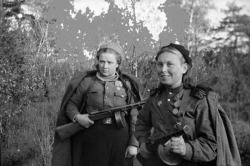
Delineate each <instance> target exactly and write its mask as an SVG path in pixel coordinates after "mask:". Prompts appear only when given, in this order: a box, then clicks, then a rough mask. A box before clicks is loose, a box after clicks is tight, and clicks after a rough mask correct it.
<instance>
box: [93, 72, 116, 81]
mask: <svg viewBox="0 0 250 166" xmlns="http://www.w3.org/2000/svg"><path fill="white" fill-rule="evenodd" d="M96 77H97V78H99V79H100V80H102V81H115V80H117V79H118V77H119V74H118V73H117V72H116V73H115V74H114V75H111V76H103V75H101V74H100V73H99V72H97V73H96Z"/></svg>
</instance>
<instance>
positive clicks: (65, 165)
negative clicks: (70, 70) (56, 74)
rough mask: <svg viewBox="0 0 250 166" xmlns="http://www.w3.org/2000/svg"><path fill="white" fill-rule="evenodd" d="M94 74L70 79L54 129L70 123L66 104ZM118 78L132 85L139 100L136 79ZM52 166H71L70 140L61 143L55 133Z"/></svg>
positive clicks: (123, 74) (77, 74) (123, 75)
mask: <svg viewBox="0 0 250 166" xmlns="http://www.w3.org/2000/svg"><path fill="white" fill-rule="evenodd" d="M95 74H96V71H88V72H76V73H75V74H74V76H73V77H72V79H71V80H70V82H69V84H68V87H67V89H66V92H65V94H64V96H63V98H62V102H61V106H60V110H59V112H58V117H57V122H56V127H57V126H61V125H64V124H67V123H70V122H71V121H70V120H69V119H68V117H67V115H66V111H65V109H66V106H67V102H68V100H69V99H70V97H71V96H72V94H73V93H74V91H75V90H76V88H77V86H78V85H79V84H80V82H81V81H82V80H83V79H84V78H85V77H87V76H93V75H95ZM119 74H120V77H122V78H123V79H128V80H129V81H130V83H131V85H132V87H131V88H132V91H133V92H134V93H135V95H136V96H137V97H138V99H139V100H141V95H140V93H139V84H138V81H137V79H136V78H135V77H134V76H131V75H128V74H125V73H119ZM52 166H72V156H71V139H70V138H69V139H66V140H63V141H61V140H60V139H59V137H58V135H57V133H55V136H54V143H53V150H52Z"/></svg>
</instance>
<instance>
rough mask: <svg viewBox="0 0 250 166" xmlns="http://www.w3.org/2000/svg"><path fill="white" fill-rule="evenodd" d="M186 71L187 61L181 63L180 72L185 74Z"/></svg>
mask: <svg viewBox="0 0 250 166" xmlns="http://www.w3.org/2000/svg"><path fill="white" fill-rule="evenodd" d="M187 71H188V64H187V63H183V64H182V73H183V74H185V73H186V72H187Z"/></svg>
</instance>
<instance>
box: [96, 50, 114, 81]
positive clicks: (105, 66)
mask: <svg viewBox="0 0 250 166" xmlns="http://www.w3.org/2000/svg"><path fill="white" fill-rule="evenodd" d="M98 66H99V72H100V74H101V75H102V76H104V77H108V76H113V75H115V73H116V68H117V67H118V64H117V60H116V55H115V54H112V53H108V52H105V53H102V54H101V55H100V57H99V60H98Z"/></svg>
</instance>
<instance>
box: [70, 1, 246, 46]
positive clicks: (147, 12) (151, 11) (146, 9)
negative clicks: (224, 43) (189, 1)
mask: <svg viewBox="0 0 250 166" xmlns="http://www.w3.org/2000/svg"><path fill="white" fill-rule="evenodd" d="M114 1H115V3H116V4H117V5H118V6H119V7H120V8H124V7H125V6H128V8H129V10H131V11H132V8H131V6H129V5H128V4H124V2H123V1H121V0H114ZM165 1H166V0H154V1H152V0H140V2H139V3H136V19H137V21H143V22H144V26H146V27H147V28H148V30H149V31H150V32H151V34H152V35H153V39H154V40H156V41H157V40H158V39H159V34H160V33H161V32H162V30H163V29H164V27H165V26H167V17H166V15H165V13H164V12H163V11H160V10H159V9H158V7H159V6H160V5H161V4H163V3H164V2H165ZM213 1H214V4H215V8H214V9H212V10H210V11H209V13H208V15H207V18H208V19H209V20H210V25H211V26H217V25H219V22H220V20H222V18H223V17H225V16H224V15H223V13H222V11H221V10H222V9H225V7H226V4H227V3H228V2H231V1H233V0H213ZM127 2H130V1H127ZM235 2H236V4H237V5H238V6H242V7H244V8H245V9H244V13H250V0H237V1H235ZM73 4H74V8H75V12H77V11H79V10H81V12H82V13H85V11H86V8H87V7H88V8H89V9H90V10H91V11H93V12H94V16H99V15H100V14H101V13H107V11H108V8H109V3H107V2H105V1H104V0H91V1H85V0H75V1H74V2H73ZM155 20H158V21H157V22H155Z"/></svg>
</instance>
